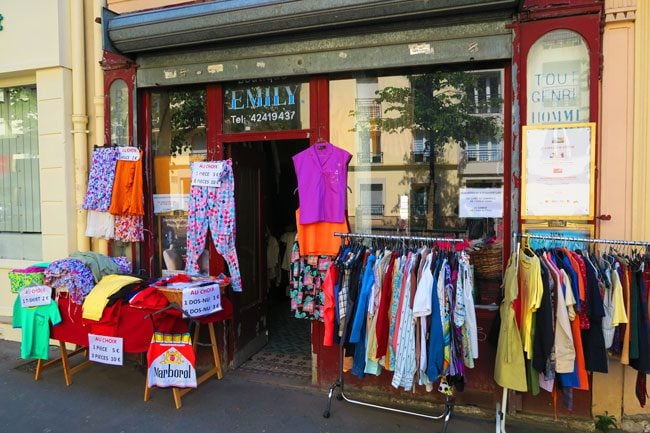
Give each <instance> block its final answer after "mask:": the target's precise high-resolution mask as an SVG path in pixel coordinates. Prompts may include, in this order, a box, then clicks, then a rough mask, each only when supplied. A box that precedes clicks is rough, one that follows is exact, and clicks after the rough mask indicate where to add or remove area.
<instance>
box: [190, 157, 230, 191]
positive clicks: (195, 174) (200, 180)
mask: <svg viewBox="0 0 650 433" xmlns="http://www.w3.org/2000/svg"><path fill="white" fill-rule="evenodd" d="M222 171H223V161H210V162H195V163H193V164H192V186H210V187H219V186H221V172H222Z"/></svg>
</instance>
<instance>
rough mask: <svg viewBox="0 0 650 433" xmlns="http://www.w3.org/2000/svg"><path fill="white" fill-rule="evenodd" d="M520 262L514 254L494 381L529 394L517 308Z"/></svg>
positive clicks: (506, 281)
mask: <svg viewBox="0 0 650 433" xmlns="http://www.w3.org/2000/svg"><path fill="white" fill-rule="evenodd" d="M516 263H517V257H516V253H512V254H511V255H510V259H509V260H508V267H507V268H506V272H505V275H504V278H503V281H504V283H503V284H504V299H503V301H502V302H501V307H500V308H499V313H500V314H501V328H500V329H499V343H498V345H497V355H496V360H495V366H494V380H495V381H496V383H498V384H499V386H502V387H503V388H508V389H512V390H515V391H522V392H526V391H528V386H527V384H526V365H525V364H524V354H523V348H522V345H521V335H520V334H519V329H518V328H517V321H516V318H515V310H514V307H513V302H514V301H515V299H516V298H517V269H516V266H517V264H516Z"/></svg>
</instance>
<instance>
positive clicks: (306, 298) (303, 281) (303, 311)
mask: <svg viewBox="0 0 650 433" xmlns="http://www.w3.org/2000/svg"><path fill="white" fill-rule="evenodd" d="M331 264H332V257H330V256H304V257H301V256H300V247H299V245H298V242H297V241H295V242H294V243H293V248H292V250H291V290H290V296H291V311H293V312H294V314H295V317H296V318H298V319H311V320H320V321H321V322H322V321H324V317H323V313H324V311H325V294H324V293H323V288H322V284H323V281H324V280H325V274H326V273H327V269H328V268H329V267H330V265H331Z"/></svg>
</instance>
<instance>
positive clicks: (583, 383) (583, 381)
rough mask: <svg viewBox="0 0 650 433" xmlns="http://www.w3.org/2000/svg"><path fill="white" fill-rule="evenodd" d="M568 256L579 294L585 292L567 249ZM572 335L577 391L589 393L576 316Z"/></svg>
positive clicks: (582, 282)
mask: <svg viewBox="0 0 650 433" xmlns="http://www.w3.org/2000/svg"><path fill="white" fill-rule="evenodd" d="M564 251H565V253H566V256H567V257H568V258H569V262H571V267H572V268H573V270H574V272H575V273H576V274H577V275H578V288H579V293H584V292H585V281H584V278H583V276H582V273H581V272H580V265H579V263H578V261H577V260H576V259H575V257H574V256H573V255H572V254H571V251H569V250H567V249H565V250H564ZM571 334H573V346H574V347H575V351H576V372H577V373H578V380H579V381H580V386H579V387H576V389H580V390H584V391H588V390H589V376H588V375H587V369H586V368H585V354H584V350H583V348H582V334H581V332H580V319H579V316H576V317H575V318H574V319H573V320H572V321H571Z"/></svg>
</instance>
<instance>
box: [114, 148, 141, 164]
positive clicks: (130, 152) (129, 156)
mask: <svg viewBox="0 0 650 433" xmlns="http://www.w3.org/2000/svg"><path fill="white" fill-rule="evenodd" d="M118 149H119V151H120V154H119V155H118V157H117V159H119V160H120V161H137V160H139V159H140V149H138V148H137V147H132V146H126V147H118Z"/></svg>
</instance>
